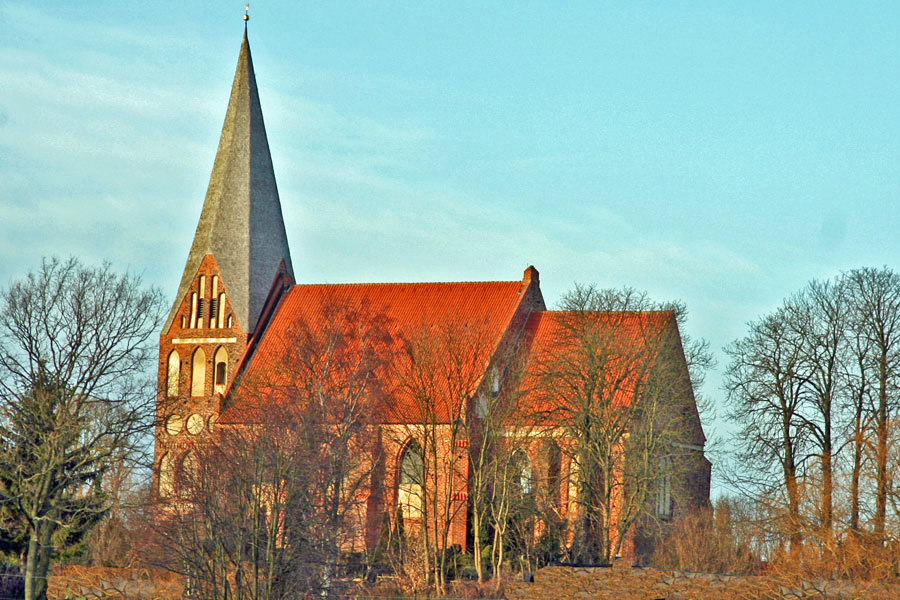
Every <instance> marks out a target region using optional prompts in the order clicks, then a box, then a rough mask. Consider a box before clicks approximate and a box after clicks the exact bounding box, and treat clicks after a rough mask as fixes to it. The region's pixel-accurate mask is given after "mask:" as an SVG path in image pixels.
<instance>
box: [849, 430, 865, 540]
mask: <svg viewBox="0 0 900 600" xmlns="http://www.w3.org/2000/svg"><path fill="white" fill-rule="evenodd" d="M855 429H856V431H855V432H854V439H853V472H852V473H851V476H850V530H851V531H859V476H860V470H861V469H862V451H863V446H862V445H863V438H862V431H861V429H860V416H859V415H857V417H856V425H855Z"/></svg>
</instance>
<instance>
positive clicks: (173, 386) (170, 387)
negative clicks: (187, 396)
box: [166, 350, 181, 398]
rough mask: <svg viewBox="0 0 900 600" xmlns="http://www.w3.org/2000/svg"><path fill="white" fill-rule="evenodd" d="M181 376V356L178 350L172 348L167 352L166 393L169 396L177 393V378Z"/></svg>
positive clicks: (171, 396) (174, 395) (172, 396)
mask: <svg viewBox="0 0 900 600" xmlns="http://www.w3.org/2000/svg"><path fill="white" fill-rule="evenodd" d="M180 378H181V357H179V356H178V352H176V351H175V350H172V351H171V352H169V367H168V374H167V376H166V394H167V395H168V396H169V398H174V397H176V396H177V395H178V380H179V379H180Z"/></svg>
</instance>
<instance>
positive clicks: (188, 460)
mask: <svg viewBox="0 0 900 600" xmlns="http://www.w3.org/2000/svg"><path fill="white" fill-rule="evenodd" d="M199 467H200V465H199V463H198V462H197V456H196V455H195V454H194V452H193V451H189V452H188V453H187V454H185V455H184V458H182V459H181V472H180V473H179V475H180V477H179V479H180V480H181V481H180V484H179V485H180V488H179V489H185V488H186V489H191V488H192V487H195V486H197V484H198V479H197V478H198V477H199V475H200V468H199Z"/></svg>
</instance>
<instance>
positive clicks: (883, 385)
mask: <svg viewBox="0 0 900 600" xmlns="http://www.w3.org/2000/svg"><path fill="white" fill-rule="evenodd" d="M886 363H887V356H885V355H884V354H882V356H881V365H880V369H881V373H880V377H879V380H880V381H879V385H878V417H877V419H878V423H877V431H876V438H877V439H876V447H875V468H876V474H875V478H876V486H877V489H876V491H875V535H876V536H877V537H878V538H879V539H883V538H884V523H885V515H886V513H887V494H888V485H887V478H888V473H887V457H888V448H887V437H888V423H887V365H886Z"/></svg>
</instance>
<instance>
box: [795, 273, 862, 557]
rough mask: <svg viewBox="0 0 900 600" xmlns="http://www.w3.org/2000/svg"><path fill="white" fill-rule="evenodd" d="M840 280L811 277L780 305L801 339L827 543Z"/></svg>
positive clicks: (803, 415)
mask: <svg viewBox="0 0 900 600" xmlns="http://www.w3.org/2000/svg"><path fill="white" fill-rule="evenodd" d="M844 287H845V286H844V285H843V284H842V282H841V280H835V281H817V280H814V281H811V282H810V283H809V284H808V285H807V286H806V288H804V290H803V291H802V292H801V293H799V294H797V295H796V296H794V297H793V298H791V299H790V300H789V301H788V302H787V303H786V304H785V307H784V312H783V313H782V314H783V315H784V318H785V321H784V323H783V325H784V326H785V327H786V328H788V329H789V330H790V331H791V332H792V334H793V336H795V337H796V339H797V340H798V342H799V351H800V357H799V358H800V361H799V363H798V364H797V365H796V379H797V380H798V381H800V383H801V384H802V386H803V388H802V398H803V404H804V406H803V407H802V410H799V411H798V412H797V416H798V418H799V419H800V420H801V421H802V423H803V426H804V428H805V429H806V431H808V432H809V437H810V442H811V443H812V444H813V446H814V448H815V450H813V452H814V453H815V454H816V457H817V459H818V463H819V468H820V469H821V474H822V485H821V496H820V502H819V513H820V518H819V521H820V525H821V529H822V531H823V537H824V541H825V543H826V544H827V545H829V546H830V545H831V543H832V542H833V537H832V534H833V528H834V462H835V458H836V456H835V455H836V453H837V451H838V450H839V449H840V446H841V444H840V442H839V440H837V439H836V437H835V436H836V429H839V428H840V418H841V417H842V415H841V412H840V410H841V407H842V401H841V397H840V395H841V389H842V366H843V364H844V363H845V362H846V359H847V354H846V353H847V335H846V334H847V329H848V325H849V316H850V304H849V302H848V299H847V297H846V293H845V290H844Z"/></svg>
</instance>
